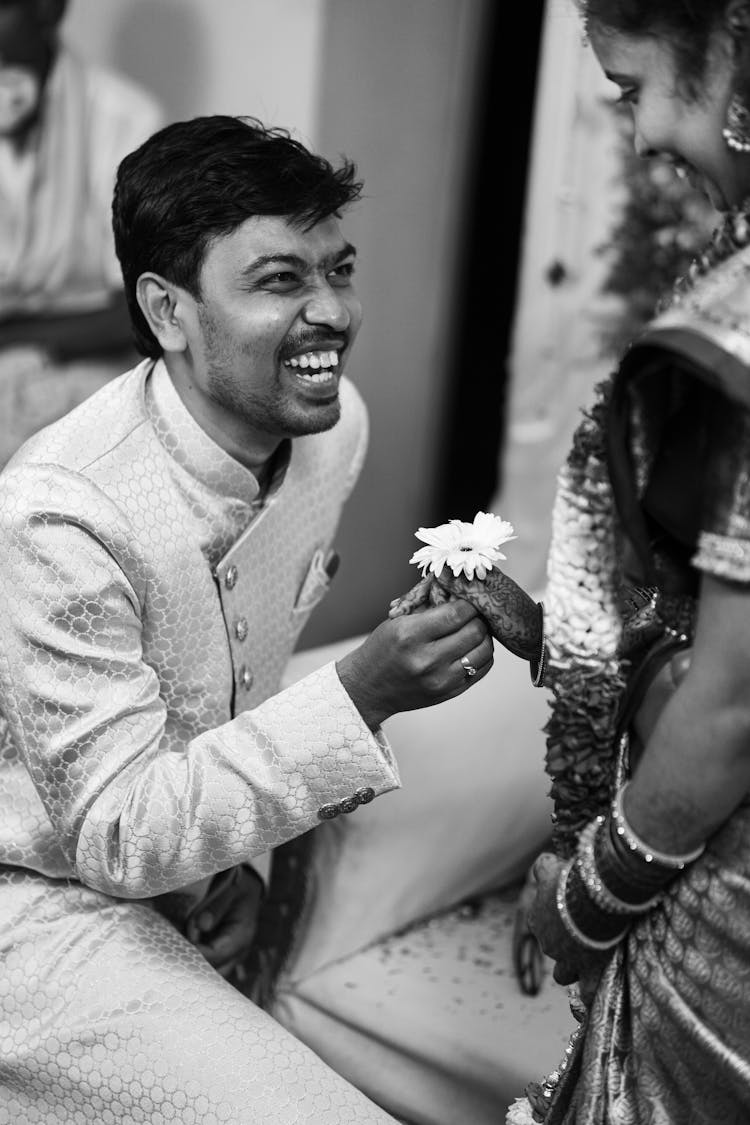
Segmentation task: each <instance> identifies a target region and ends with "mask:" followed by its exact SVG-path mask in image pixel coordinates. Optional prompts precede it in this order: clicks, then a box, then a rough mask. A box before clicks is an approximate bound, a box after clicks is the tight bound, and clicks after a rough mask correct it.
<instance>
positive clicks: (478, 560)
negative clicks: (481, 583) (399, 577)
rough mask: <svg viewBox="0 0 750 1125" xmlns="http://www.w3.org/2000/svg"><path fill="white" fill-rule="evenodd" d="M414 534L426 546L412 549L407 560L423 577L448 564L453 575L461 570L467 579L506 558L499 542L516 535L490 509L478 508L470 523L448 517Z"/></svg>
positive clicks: (456, 575) (439, 572) (486, 570)
mask: <svg viewBox="0 0 750 1125" xmlns="http://www.w3.org/2000/svg"><path fill="white" fill-rule="evenodd" d="M415 535H416V537H417V539H421V540H422V542H423V543H426V544H427V546H426V547H420V548H419V550H418V551H415V552H414V554H413V555H412V557H411V558H410V559H409V562H410V563H416V565H417V566H419V567H420V569H421V571H422V576H423V577H424V576H426V575H427V574H428V573H429V574H434V575H435V576H436V577H439V576H440V574H441V573H442V570H443V567H444V566H448V567H449V568H450V569H451V570H452V571H453V576H454V577H455V578H458V576H459V574H462V573H463V574H464V575H465V576H466V577H467V578H468V579H469V580H471V579H472V578H474V577H475V576H476V577H477V578H479V579H484V578H486V577H487V572H488V571H489V570H492V567H493V566H494V564H495V563H497V562H499V561H500V560H501V559H505V558H506V556H505V555H504V554H502V552H501V551H500V549H499V548H500V546H501V545H502V544H503V543H508V542H509V541H510V540H511V539H517V538H518V536H517V535H514V533H513V525H512V524H510V523H508V521H507V520H503V519H500V517H499V516H495V515H493V514H492V513H491V512H477V514H476V515H475V516H474V522H473V523H465V522H464V521H463V520H449V521H448V523H442V524H440V525H439V527H420V528H419V530H418V531H417V532H415Z"/></svg>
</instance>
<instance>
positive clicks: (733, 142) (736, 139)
mask: <svg viewBox="0 0 750 1125" xmlns="http://www.w3.org/2000/svg"><path fill="white" fill-rule="evenodd" d="M721 135H722V137H723V138H724V141H725V143H726V145H727V148H730V149H731V150H732V152H750V110H748V108H747V106H746V105H745V103H744V101H743V100H742V98H741V97H740V95H739V94H735V95H734V96H733V97H732V100H731V102H730V103H729V108H728V109H727V123H726V125H725V127H724V128H723V129H722V130H721Z"/></svg>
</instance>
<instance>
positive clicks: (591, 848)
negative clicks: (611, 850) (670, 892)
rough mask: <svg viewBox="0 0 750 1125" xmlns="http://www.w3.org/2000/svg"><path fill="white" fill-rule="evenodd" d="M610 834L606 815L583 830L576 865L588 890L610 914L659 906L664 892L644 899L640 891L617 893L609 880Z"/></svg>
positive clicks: (634, 911) (643, 910)
mask: <svg viewBox="0 0 750 1125" xmlns="http://www.w3.org/2000/svg"><path fill="white" fill-rule="evenodd" d="M608 835H609V824H608V822H607V820H606V818H605V817H603V816H597V817H595V819H594V820H592V821H591V823H590V824H588V825H587V826H586V827H585V828H584V830H583V832H582V833H581V836H580V839H579V842H578V853H577V856H576V865H577V867H578V870H579V872H580V875H581V878H582V880H583V882H584V884H585V886H586V890H587V891H588V893H589V895H590V896H591V899H592V900H593V901H594V902H595V903H596V905H597V906H598V907H599V908H600V910H603V911H605V912H606V913H608V914H624V915H634V914H643V913H644V912H645V911H646V910H650V909H651V907H653V906H656V904H657V903H658V902H659V899H660V897H661V896H660V894H656V895H653V896H652V897H648V898H645V899H644V898H642V897H641V896H640V895H639V894H638V893H636V896H635V898H634V897H633V896H632V895H627V896H623V897H621V896H620V895H618V894H616V893H615V891H614V889H613V887H612V886H611V885H610V883H611V882H612V880H610V881H609V882H608V881H607V875H608V874H610V873H611V866H608V865H607V863H606V860H607V858H608V857H607V849H606V846H605V845H604V846H603V841H605V840H606V838H607V836H608ZM615 886H616V884H615Z"/></svg>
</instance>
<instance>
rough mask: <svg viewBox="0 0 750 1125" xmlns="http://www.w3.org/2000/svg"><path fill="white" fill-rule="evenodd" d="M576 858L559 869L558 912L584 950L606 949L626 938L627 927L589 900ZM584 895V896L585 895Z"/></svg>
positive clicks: (619, 919) (620, 920) (566, 927)
mask: <svg viewBox="0 0 750 1125" xmlns="http://www.w3.org/2000/svg"><path fill="white" fill-rule="evenodd" d="M585 889H586V888H585V884H584V883H583V882H582V881H581V880H580V877H579V876H578V873H577V868H576V864H575V860H574V859H569V860H568V861H567V863H565V864H564V865H563V867H562V868H561V869H560V875H559V877H558V882H557V911H558V914H559V915H560V919H561V921H562V924H563V925H564V927H565V929H566V930H567V931H568V933H569V934H570V936H571V937H572V938H573V940H574V941H575V942H577V943H578V945H582V946H583V947H584V948H585V949H594V950H606V949H613V948H614V946H616V945H619V943H620V942H621V941H622V939H623V938H624V936H625V934H626V932H627V929H628V926H627V925H625V926H623V923H622V918H615V919H613V918H612V916H611V915H609V914H606V913H605V912H604V911H602V910H599V908H598V907H597V906H596V905H595V903H593V902H592V901H591V899H589V898H588V896H587V895H586V894H585ZM582 892H583V893H582Z"/></svg>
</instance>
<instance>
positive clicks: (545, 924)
mask: <svg viewBox="0 0 750 1125" xmlns="http://www.w3.org/2000/svg"><path fill="white" fill-rule="evenodd" d="M562 866H563V860H561V859H558V858H557V856H555V855H552V853H551V852H542V854H541V855H540V856H539V857H538V859H537V860H536V862H535V863H534V867H533V869H532V874H533V876H534V879H535V880H536V897H535V899H534V902H533V903H532V906H531V909H530V910H529V929H530V930H531V932H532V933H533V934H534V936H535V937H536V939H537V941H538V942H539V944H540V946H541V947H542V950H543V951H544V953H545V954H546V955H547V956H548V957H551V958H552V960H553V961H554V962H555V967H554V969H553V972H552V976H553V977H554V979H555V980H556V981H557V983H558V984H573V983H574V982H575V981H579V982H580V983H579V988H580V994H581V1000H582V1001H583V1003H584V1004H586V1006H587V1007H588V1006H589V1004H590V1003H591V1001H592V1000H593V997H594V993H595V992H596V988H597V985H598V983H599V978H600V976H601V973H602V970H603V968H604V966H605V964H606V963H607V960H608V959H609V956H610V953H609V952H608V951H607V952H605V953H598V952H596V951H594V950H589V949H584V947H583V946H582V945H579V944H578V942H576V941H574V940H573V938H572V937H571V936H570V934H569V933H568V931H567V930H566V929H565V926H564V925H563V923H562V919H561V918H560V914H559V912H558V909H557V881H558V878H559V876H560V870H561V868H562Z"/></svg>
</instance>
